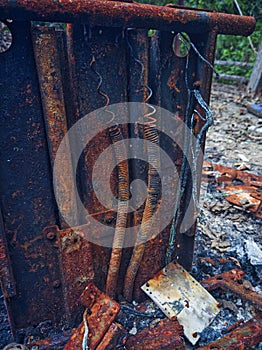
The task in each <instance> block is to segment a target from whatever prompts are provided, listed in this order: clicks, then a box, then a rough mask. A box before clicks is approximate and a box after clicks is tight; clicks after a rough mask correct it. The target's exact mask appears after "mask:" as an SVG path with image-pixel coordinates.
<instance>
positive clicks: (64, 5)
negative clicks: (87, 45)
mask: <svg viewBox="0 0 262 350" xmlns="http://www.w3.org/2000/svg"><path fill="white" fill-rule="evenodd" d="M0 12H1V18H2V19H16V20H20V21H21V20H35V21H37V20H41V21H57V22H76V21H77V22H82V23H88V24H90V26H95V25H97V26H99V25H102V26H108V27H136V28H148V29H149V28H151V29H161V30H177V31H187V32H194V33H200V32H206V31H209V30H215V31H216V32H217V33H218V34H233V35H246V36H247V35H250V34H251V33H252V32H253V30H254V28H255V19H254V18H253V17H245V16H237V15H231V14H224V13H217V12H211V11H210V12H209V11H203V10H202V11H201V10H198V9H196V10H192V9H185V8H184V7H183V8H172V7H168V6H164V7H161V6H155V5H146V4H138V3H129V2H128V3H127V2H118V1H108V0H104V1H101V0H96V1H93V0H74V1H70V0H57V1H54V0H42V1H38V0H32V1H28V0H12V1H11V0H0Z"/></svg>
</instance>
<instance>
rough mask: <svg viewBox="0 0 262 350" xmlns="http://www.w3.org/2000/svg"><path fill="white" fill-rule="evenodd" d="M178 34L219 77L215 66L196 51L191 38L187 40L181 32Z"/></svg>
mask: <svg viewBox="0 0 262 350" xmlns="http://www.w3.org/2000/svg"><path fill="white" fill-rule="evenodd" d="M180 35H181V36H182V38H183V39H184V40H186V41H187V42H188V43H189V44H190V46H191V47H192V49H193V50H194V51H195V53H196V54H197V56H198V57H199V58H200V59H201V60H202V61H203V62H205V63H206V64H207V65H208V66H209V67H210V68H211V69H212V70H213V72H214V73H215V74H216V77H217V78H219V73H218V72H217V71H216V69H215V67H214V66H213V65H212V64H211V63H210V62H209V61H208V60H206V59H205V57H203V56H202V55H201V53H200V52H199V51H198V49H197V48H196V46H195V45H194V43H192V41H191V40H189V39H188V38H187V37H186V36H185V35H184V34H183V33H180Z"/></svg>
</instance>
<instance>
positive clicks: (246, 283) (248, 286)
mask: <svg viewBox="0 0 262 350" xmlns="http://www.w3.org/2000/svg"><path fill="white" fill-rule="evenodd" d="M243 287H244V288H246V289H250V290H253V286H252V283H251V282H250V281H248V280H244V281H243Z"/></svg>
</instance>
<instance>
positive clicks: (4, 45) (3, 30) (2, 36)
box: [0, 22, 13, 53]
mask: <svg viewBox="0 0 262 350" xmlns="http://www.w3.org/2000/svg"><path fill="white" fill-rule="evenodd" d="M12 41H13V37H12V33H11V31H10V29H9V28H8V26H7V25H6V24H5V23H3V22H0V53H4V52H6V51H8V50H9V49H10V47H11V45H12Z"/></svg>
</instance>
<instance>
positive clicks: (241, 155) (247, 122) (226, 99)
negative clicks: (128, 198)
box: [0, 83, 262, 350]
mask: <svg viewBox="0 0 262 350" xmlns="http://www.w3.org/2000/svg"><path fill="white" fill-rule="evenodd" d="M248 102H258V103H259V102H260V103H261V101H255V100H252V99H251V97H250V96H247V95H246V93H245V90H242V89H241V87H236V86H231V85H222V84H217V83H215V84H213V88H212V97H211V107H212V110H213V112H214V117H215V123H214V126H212V127H211V128H210V130H209V132H208V135H207V141H206V151H205V157H206V159H207V160H208V161H211V162H215V163H220V164H222V165H226V166H230V167H235V168H240V169H246V170H247V171H249V172H253V173H255V174H257V175H262V118H258V117H256V116H254V115H252V114H250V113H248V112H247V109H246V107H245V106H246V103H248ZM261 235H262V220H260V219H257V218H255V217H254V216H253V215H252V214H250V213H247V212H245V211H244V210H240V209H239V208H236V207H234V206H233V205H231V204H229V203H228V202H227V201H226V200H225V198H224V197H223V194H222V193H220V192H218V191H217V190H216V189H215V188H214V187H213V186H212V185H211V184H210V183H203V184H202V189H201V211H200V215H199V219H198V228H197V239H196V248H195V259H194V266H193V270H192V274H193V275H194V277H196V278H197V280H201V279H204V278H207V277H208V276H213V275H214V274H217V273H221V272H225V271H228V270H230V269H232V268H240V269H242V270H244V271H245V272H246V277H245V278H246V281H249V282H245V283H246V284H247V285H248V286H249V288H254V289H255V290H256V291H258V292H261V291H262V285H261V277H262V251H261V243H262V242H261V241H262V240H261ZM207 258H211V259H212V260H210V259H207ZM210 261H211V262H210ZM212 294H213V295H214V296H215V298H216V299H217V300H218V301H219V302H221V303H222V305H223V306H222V309H221V312H220V314H219V316H218V317H217V318H216V319H215V321H214V322H213V323H212V325H210V326H209V327H208V328H207V329H206V330H205V331H204V332H203V333H202V335H201V339H200V341H199V343H198V344H197V346H196V347H194V348H193V347H191V346H190V345H189V344H187V347H188V349H196V348H197V347H198V346H202V345H204V344H207V343H209V342H210V341H213V340H215V339H217V338H219V337H221V336H223V334H222V333H221V332H222V330H224V329H225V328H227V327H228V326H230V325H231V324H233V323H234V322H236V321H237V320H240V319H242V318H243V319H244V320H245V321H247V320H248V319H250V318H252V317H254V316H255V315H256V313H257V310H256V309H255V308H254V307H253V306H252V305H250V304H249V303H247V302H243V301H241V300H240V298H238V297H237V296H235V295H232V294H230V293H225V292H220V291H217V292H215V293H212ZM0 332H1V337H0V348H1V349H2V348H3V347H4V346H5V345H6V344H7V343H9V342H11V341H12V339H11V333H10V329H9V326H8V319H7V316H6V312H5V308H4V303H3V297H0ZM255 349H257V350H258V349H259V350H262V344H259V345H257V346H256V348H255Z"/></svg>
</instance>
